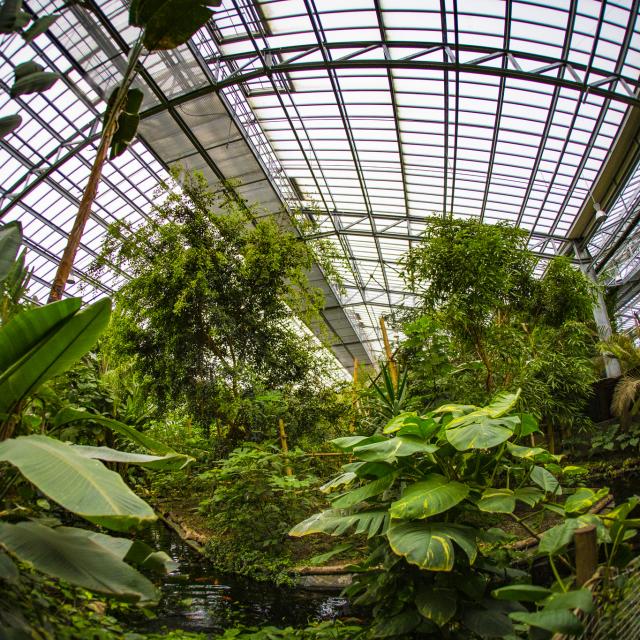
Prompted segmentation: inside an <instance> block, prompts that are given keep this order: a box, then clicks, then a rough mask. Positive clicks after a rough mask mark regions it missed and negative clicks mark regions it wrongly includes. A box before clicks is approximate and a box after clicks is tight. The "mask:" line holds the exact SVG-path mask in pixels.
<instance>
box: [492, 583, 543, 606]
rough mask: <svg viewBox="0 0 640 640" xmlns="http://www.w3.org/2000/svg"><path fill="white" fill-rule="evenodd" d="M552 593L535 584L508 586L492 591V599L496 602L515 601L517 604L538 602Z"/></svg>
mask: <svg viewBox="0 0 640 640" xmlns="http://www.w3.org/2000/svg"><path fill="white" fill-rule="evenodd" d="M552 593H553V592H552V591H551V589H547V587H539V586H537V585H535V584H510V585H508V586H506V587H500V588H499V589H495V590H494V591H492V595H493V597H494V598H497V599H498V600H515V601H517V602H520V601H522V602H540V600H544V599H545V598H547V597H548V596H550V595H551V594H552Z"/></svg>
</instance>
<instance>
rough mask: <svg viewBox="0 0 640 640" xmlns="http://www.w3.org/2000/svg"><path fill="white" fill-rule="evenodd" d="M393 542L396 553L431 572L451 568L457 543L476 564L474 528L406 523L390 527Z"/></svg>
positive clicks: (390, 537)
mask: <svg viewBox="0 0 640 640" xmlns="http://www.w3.org/2000/svg"><path fill="white" fill-rule="evenodd" d="M387 538H388V539H389V544H390V545H391V548H392V549H393V552H394V553H395V554H396V555H399V556H403V557H404V558H406V559H407V562H410V563H411V564H415V565H417V566H418V567H420V568H421V569H427V570H429V571H451V569H453V564H454V560H455V555H454V548H453V542H456V544H458V545H459V546H460V547H461V548H462V550H463V551H464V552H465V553H466V554H467V556H468V558H469V562H471V563H473V561H474V560H475V558H476V554H477V546H476V542H475V533H474V531H473V529H471V528H470V527H463V526H461V525H454V524H446V523H434V524H430V523H428V522H404V523H402V524H399V525H396V526H393V527H390V528H389V529H388V530H387Z"/></svg>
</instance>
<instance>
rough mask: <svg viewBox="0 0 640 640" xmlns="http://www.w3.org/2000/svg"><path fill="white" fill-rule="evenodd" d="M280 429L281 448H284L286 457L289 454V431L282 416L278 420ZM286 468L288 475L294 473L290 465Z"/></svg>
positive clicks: (283, 451)
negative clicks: (287, 431)
mask: <svg viewBox="0 0 640 640" xmlns="http://www.w3.org/2000/svg"><path fill="white" fill-rule="evenodd" d="M278 430H279V432H280V448H281V449H282V453H283V454H284V457H285V458H286V457H287V454H288V453H289V445H288V444H287V433H286V431H285V430H284V420H283V419H282V418H280V419H279V420H278ZM285 469H286V472H287V475H288V476H292V475H293V471H292V470H291V467H290V466H289V465H287V466H286V468H285Z"/></svg>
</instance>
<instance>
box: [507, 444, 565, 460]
mask: <svg viewBox="0 0 640 640" xmlns="http://www.w3.org/2000/svg"><path fill="white" fill-rule="evenodd" d="M507 451H508V452H509V453H510V454H511V455H512V456H513V457H514V458H524V459H525V460H538V461H541V462H551V461H557V460H559V458H560V456H554V455H553V454H551V453H549V452H548V451H547V450H546V449H543V448H542V447H523V446H521V445H519V444H514V443H513V442H507Z"/></svg>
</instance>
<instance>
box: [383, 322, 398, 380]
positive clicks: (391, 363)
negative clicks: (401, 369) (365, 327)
mask: <svg viewBox="0 0 640 640" xmlns="http://www.w3.org/2000/svg"><path fill="white" fill-rule="evenodd" d="M380 329H381V330H382V339H383V341H384V351H385V353H386V354H387V363H388V364H389V374H390V375H391V382H393V388H394V389H397V388H398V370H397V369H396V363H395V361H394V359H393V353H392V351H391V344H390V343H389V334H388V333H387V325H386V324H385V322H384V317H383V316H380Z"/></svg>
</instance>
